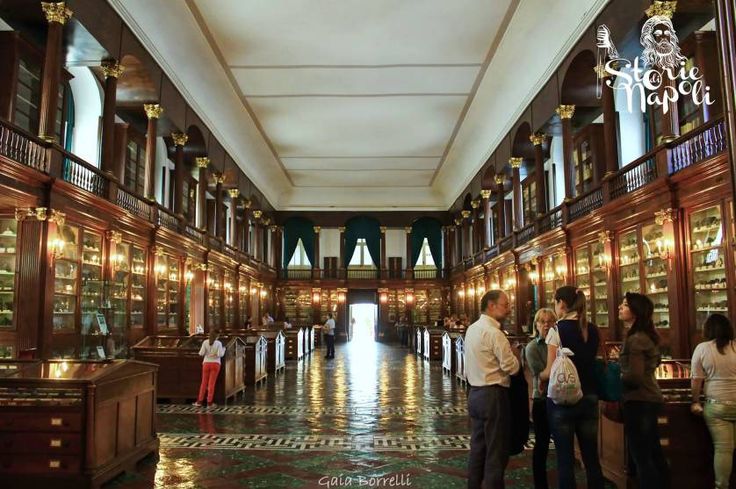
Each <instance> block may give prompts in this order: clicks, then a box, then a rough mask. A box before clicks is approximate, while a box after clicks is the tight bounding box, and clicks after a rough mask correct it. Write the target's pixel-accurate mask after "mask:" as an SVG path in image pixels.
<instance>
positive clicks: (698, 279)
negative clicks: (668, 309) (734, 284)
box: [689, 206, 728, 329]
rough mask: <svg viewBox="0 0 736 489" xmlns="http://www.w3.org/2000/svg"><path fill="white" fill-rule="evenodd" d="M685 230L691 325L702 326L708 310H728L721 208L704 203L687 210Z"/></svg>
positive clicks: (709, 311) (710, 311)
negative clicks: (702, 206)
mask: <svg viewBox="0 0 736 489" xmlns="http://www.w3.org/2000/svg"><path fill="white" fill-rule="evenodd" d="M689 231H690V263H691V267H692V274H691V275H692V280H693V287H692V288H691V290H692V293H693V294H694V305H695V325H696V327H697V328H698V329H702V327H703V323H704V322H705V320H706V318H707V317H708V315H710V314H711V313H714V312H720V313H727V312H728V289H727V285H726V261H725V254H724V240H723V222H722V215H721V208H720V207H719V206H714V207H708V208H707V209H703V210H700V211H697V212H693V213H692V214H690V225H689Z"/></svg>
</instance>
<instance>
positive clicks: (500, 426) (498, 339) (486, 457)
mask: <svg viewBox="0 0 736 489" xmlns="http://www.w3.org/2000/svg"><path fill="white" fill-rule="evenodd" d="M480 310H481V315H480V318H479V319H478V320H477V321H476V322H474V323H473V324H471V325H470V326H468V329H467V331H466V333H465V370H466V374H467V377H468V384H470V393H469V395H468V414H470V421H471V424H472V430H473V433H472V435H471V437H470V457H469V460H468V489H480V488H481V487H483V488H485V489H503V488H504V472H505V470H506V465H507V464H508V461H509V450H510V443H511V406H510V402H509V386H510V385H511V379H510V376H511V375H514V374H515V373H516V372H518V371H519V358H518V355H519V353H518V351H516V350H514V349H513V348H511V344H510V343H509V340H508V338H506V335H505V334H504V332H503V331H502V330H501V321H503V320H504V319H506V317H507V316H508V315H509V312H510V309H509V298H508V296H507V295H506V294H505V293H504V292H503V291H501V290H490V291H488V292H486V293H485V295H483V297H482V298H481V300H480Z"/></svg>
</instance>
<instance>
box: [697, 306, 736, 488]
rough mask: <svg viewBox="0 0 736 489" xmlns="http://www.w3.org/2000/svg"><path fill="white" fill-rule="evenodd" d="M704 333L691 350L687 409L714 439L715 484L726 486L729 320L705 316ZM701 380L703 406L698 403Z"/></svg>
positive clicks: (735, 376) (732, 383)
mask: <svg viewBox="0 0 736 489" xmlns="http://www.w3.org/2000/svg"><path fill="white" fill-rule="evenodd" d="M703 336H704V337H705V339H706V340H707V341H705V342H703V343H700V344H699V345H698V346H696V347H695V352H694V353H693V359H692V381H691V390H692V405H691V407H690V410H691V411H692V412H693V413H695V414H703V415H704V416H705V423H706V424H707V425H708V430H709V431H710V435H711V438H712V439H713V448H714V456H713V468H714V469H715V474H716V488H727V487H728V483H729V479H730V478H731V466H732V461H733V450H734V439H736V345H734V340H733V328H732V327H731V323H730V322H729V321H728V318H726V316H724V315H722V314H711V315H710V316H709V317H708V319H707V320H706V321H705V325H704V327H703ZM703 384H705V391H704V394H705V403H706V404H705V409H703V406H702V405H701V404H700V392H701V390H703Z"/></svg>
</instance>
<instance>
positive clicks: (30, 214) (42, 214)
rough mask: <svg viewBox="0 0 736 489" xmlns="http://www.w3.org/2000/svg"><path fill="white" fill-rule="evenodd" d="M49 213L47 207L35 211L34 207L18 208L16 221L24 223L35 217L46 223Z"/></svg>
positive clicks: (37, 208)
mask: <svg viewBox="0 0 736 489" xmlns="http://www.w3.org/2000/svg"><path fill="white" fill-rule="evenodd" d="M47 211H48V209H47V208H46V207H36V208H35V209H34V208H32V207H17V208H16V209H15V220H16V221H24V220H25V219H28V218H34V217H35V218H36V220H37V221H45V220H46V218H47Z"/></svg>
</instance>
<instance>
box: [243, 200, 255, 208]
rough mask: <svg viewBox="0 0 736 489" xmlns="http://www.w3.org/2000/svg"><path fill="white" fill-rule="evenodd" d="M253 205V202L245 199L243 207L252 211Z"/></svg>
mask: <svg viewBox="0 0 736 489" xmlns="http://www.w3.org/2000/svg"><path fill="white" fill-rule="evenodd" d="M251 205H253V202H251V201H250V199H246V198H243V207H245V208H246V209H250V206H251Z"/></svg>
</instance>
